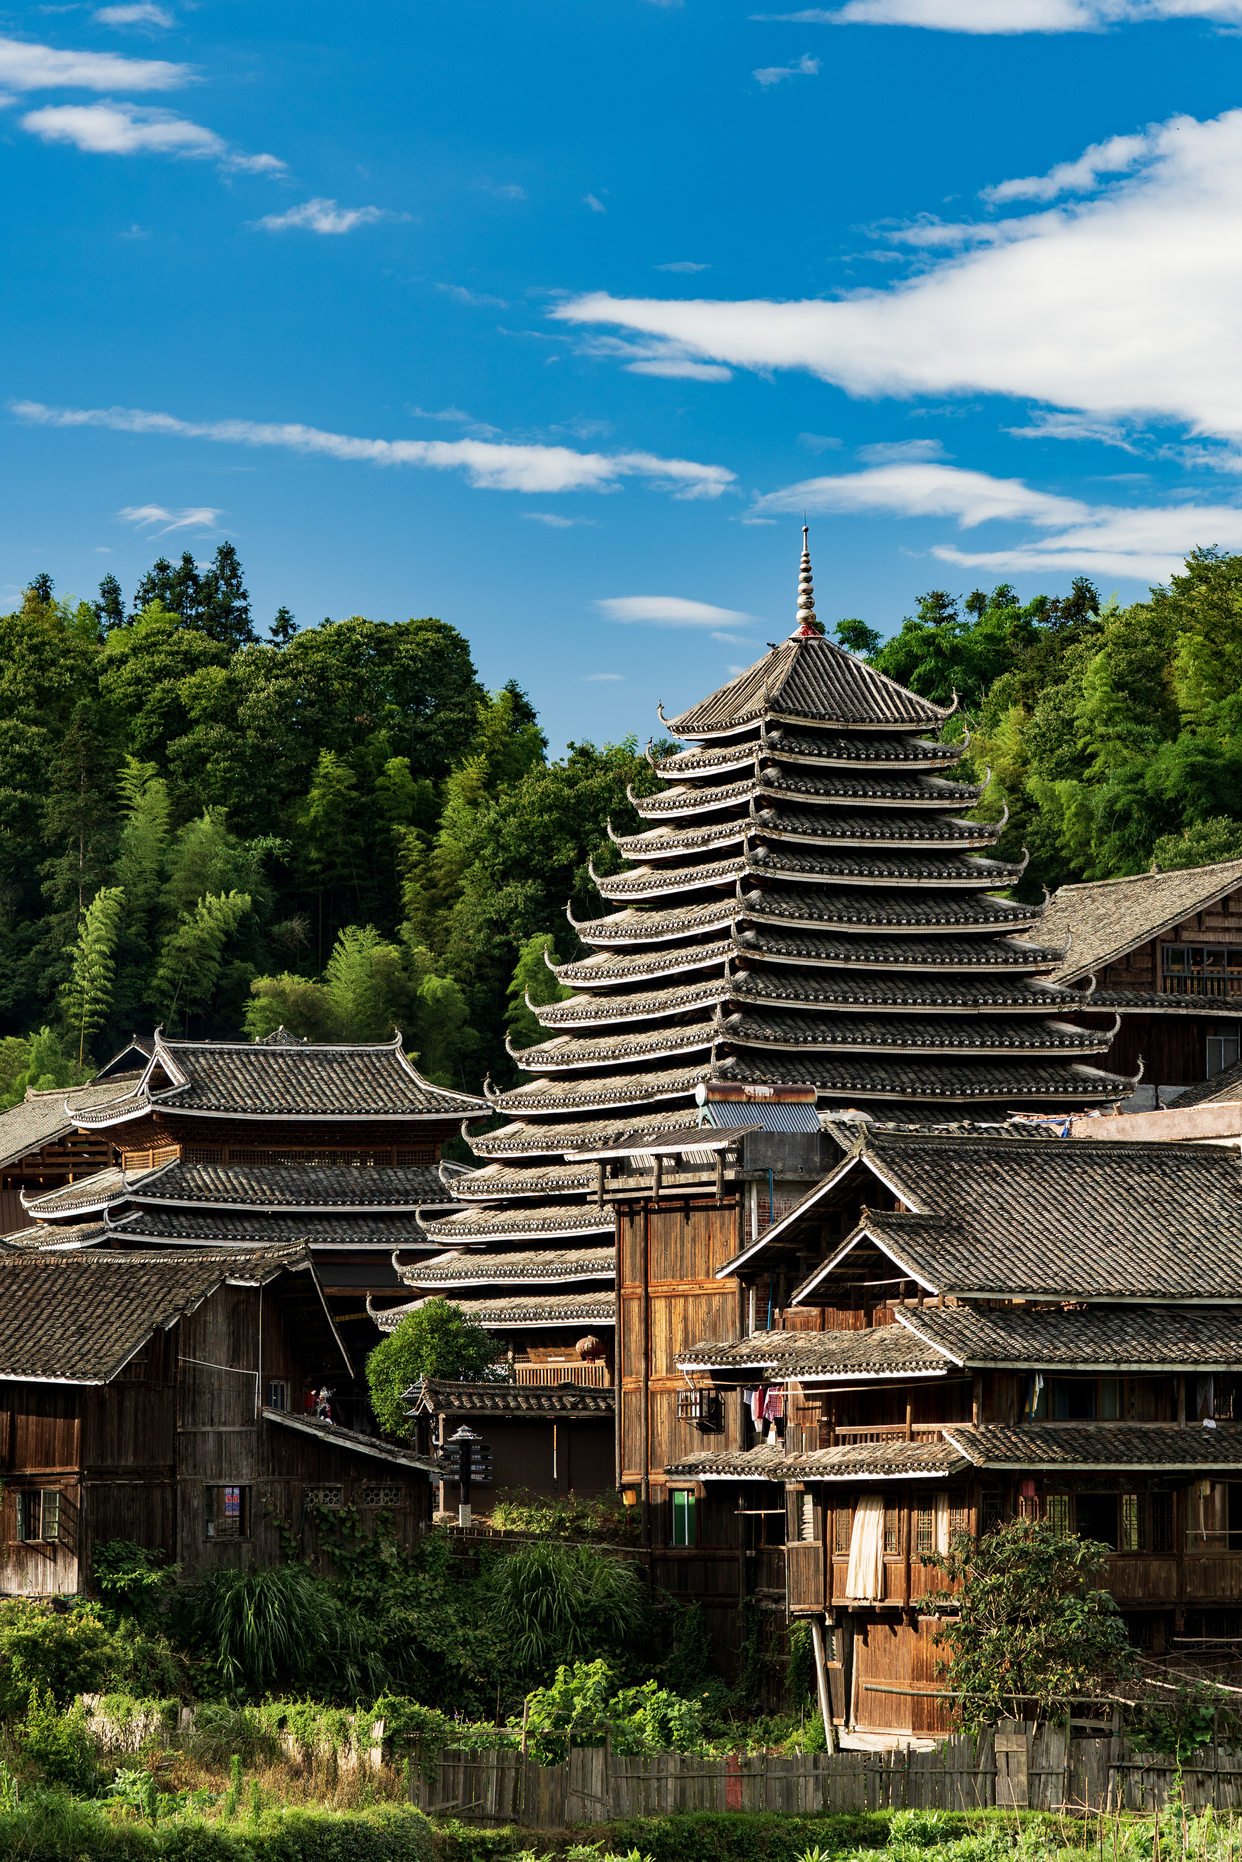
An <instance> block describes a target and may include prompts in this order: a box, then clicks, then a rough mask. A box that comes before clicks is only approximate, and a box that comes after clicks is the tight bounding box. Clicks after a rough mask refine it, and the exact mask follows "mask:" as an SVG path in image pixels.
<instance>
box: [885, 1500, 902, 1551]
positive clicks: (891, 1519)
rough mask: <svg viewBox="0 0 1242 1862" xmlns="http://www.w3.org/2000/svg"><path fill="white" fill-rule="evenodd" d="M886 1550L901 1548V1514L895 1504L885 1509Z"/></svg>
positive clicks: (898, 1549)
mask: <svg viewBox="0 0 1242 1862" xmlns="http://www.w3.org/2000/svg"><path fill="white" fill-rule="evenodd" d="M884 1550H885V1551H886V1552H889V1553H892V1552H899V1551H900V1550H901V1515H900V1514H899V1513H898V1511H897V1509H896V1507H895V1506H886V1507H885V1509H884Z"/></svg>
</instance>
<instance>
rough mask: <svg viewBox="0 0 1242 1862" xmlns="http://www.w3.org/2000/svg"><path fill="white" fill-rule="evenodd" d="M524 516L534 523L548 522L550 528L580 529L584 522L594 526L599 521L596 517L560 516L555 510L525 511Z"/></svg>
mask: <svg viewBox="0 0 1242 1862" xmlns="http://www.w3.org/2000/svg"><path fill="white" fill-rule="evenodd" d="M522 516H523V517H527V518H529V519H530V521H531V523H532V524H546V525H547V526H548V529H549V530H578V529H580V528H581V527H582V526H583V525H584V524H590V525H591V526H592V527H594V526H595V525H596V524H598V522H599V520H598V518H595V517H560V516H558V515H557V513H556V512H555V511H523V512H522Z"/></svg>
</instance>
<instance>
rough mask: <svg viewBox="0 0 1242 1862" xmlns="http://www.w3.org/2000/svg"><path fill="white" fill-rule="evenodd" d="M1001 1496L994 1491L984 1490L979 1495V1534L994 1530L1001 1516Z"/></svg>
mask: <svg viewBox="0 0 1242 1862" xmlns="http://www.w3.org/2000/svg"><path fill="white" fill-rule="evenodd" d="M1003 1511H1004V1509H1003V1506H1002V1496H1001V1495H1000V1494H999V1493H996V1492H995V1491H990V1492H985V1493H983V1494H982V1495H981V1496H980V1506H979V1531H980V1534H983V1533H986V1532H993V1531H995V1529H996V1527H997V1526H999V1525H1000V1523H1001V1519H1002V1516H1003Z"/></svg>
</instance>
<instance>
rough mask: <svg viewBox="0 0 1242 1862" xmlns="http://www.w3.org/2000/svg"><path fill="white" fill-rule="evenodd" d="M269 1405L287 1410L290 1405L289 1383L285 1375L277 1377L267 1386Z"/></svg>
mask: <svg viewBox="0 0 1242 1862" xmlns="http://www.w3.org/2000/svg"><path fill="white" fill-rule="evenodd" d="M267 1407H268V1408H269V1409H279V1410H286V1409H288V1407H289V1385H288V1384H287V1382H286V1381H285V1379H284V1378H283V1377H277V1378H275V1379H274V1380H273V1381H272V1382H271V1383H270V1384H269V1385H268V1386H267Z"/></svg>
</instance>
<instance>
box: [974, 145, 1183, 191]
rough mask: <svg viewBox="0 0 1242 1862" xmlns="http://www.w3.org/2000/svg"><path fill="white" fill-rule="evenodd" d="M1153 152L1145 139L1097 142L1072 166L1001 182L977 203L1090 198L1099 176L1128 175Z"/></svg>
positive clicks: (1078, 157)
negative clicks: (1074, 196) (1076, 196)
mask: <svg viewBox="0 0 1242 1862" xmlns="http://www.w3.org/2000/svg"><path fill="white" fill-rule="evenodd" d="M1151 152H1152V144H1151V140H1150V138H1149V137H1147V136H1111V137H1110V138H1109V140H1108V141H1107V142H1096V143H1093V144H1092V145H1091V147H1090V148H1089V149H1084V150H1083V152H1082V154H1081V155H1079V156H1077V157H1076V158H1075V159H1074V160H1073V161H1072V162H1058V163H1057V164H1056V166H1055V168H1050V169H1049V170H1048V172H1047V174H1046V175H1027V176H1026V178H1025V179H1024V180H1020V181H1000V182H998V183H997V185H996V186H995V187H985V188H982V189H981V190H980V194H979V198H980V200H986V201H991V202H992V203H993V204H995V205H999V204H1000V203H1002V202H1004V201H1007V200H1055V199H1056V198H1057V196H1058V194H1090V193H1092V192H1093V190H1094V189H1095V188H1097V187H1098V186H1099V182H1100V177H1101V175H1124V174H1129V172H1130V171H1131V169H1133V168H1137V167H1138V165H1139V163H1140V162H1142V161H1144V160H1145V159H1146V158H1147V157H1148V156H1150V154H1151Z"/></svg>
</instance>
